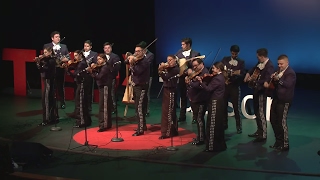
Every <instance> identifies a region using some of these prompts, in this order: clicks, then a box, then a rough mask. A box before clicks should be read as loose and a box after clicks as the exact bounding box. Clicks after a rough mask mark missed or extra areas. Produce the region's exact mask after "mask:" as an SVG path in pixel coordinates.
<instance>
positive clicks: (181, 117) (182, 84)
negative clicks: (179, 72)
mask: <svg viewBox="0 0 320 180" xmlns="http://www.w3.org/2000/svg"><path fill="white" fill-rule="evenodd" d="M184 78H185V76H182V77H179V84H178V89H179V93H180V99H181V105H180V115H179V120H182V121H185V120H186V111H187V105H188V98H187V85H186V82H185V80H184ZM194 119H195V118H194Z"/></svg>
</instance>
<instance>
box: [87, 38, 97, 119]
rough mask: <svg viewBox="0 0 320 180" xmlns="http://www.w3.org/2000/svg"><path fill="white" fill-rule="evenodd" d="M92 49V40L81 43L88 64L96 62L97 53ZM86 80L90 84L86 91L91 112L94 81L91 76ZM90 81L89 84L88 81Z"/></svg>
mask: <svg viewBox="0 0 320 180" xmlns="http://www.w3.org/2000/svg"><path fill="white" fill-rule="evenodd" d="M91 49H92V42H91V41H90V40H86V41H85V42H84V44H83V55H84V57H85V59H86V61H87V64H88V65H89V66H90V65H91V64H92V63H97V56H98V53H97V52H94V51H92V50H91ZM87 81H88V86H90V90H89V92H88V98H89V104H88V108H89V113H90V114H91V111H92V101H93V89H94V81H93V78H92V77H91V80H89V79H88V80H87ZM89 81H91V84H90V82H89Z"/></svg>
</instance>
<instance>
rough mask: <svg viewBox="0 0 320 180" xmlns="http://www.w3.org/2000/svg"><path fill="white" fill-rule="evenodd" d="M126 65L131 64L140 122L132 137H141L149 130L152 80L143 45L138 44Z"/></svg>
mask: <svg viewBox="0 0 320 180" xmlns="http://www.w3.org/2000/svg"><path fill="white" fill-rule="evenodd" d="M125 63H126V64H130V74H131V77H132V86H133V97H134V105H135V109H136V119H137V121H138V129H137V131H136V132H135V133H134V134H132V136H140V135H143V134H144V131H146V130H147V125H146V112H147V103H148V97H147V94H148V88H149V78H150V68H149V65H150V63H149V61H148V59H147V58H146V56H145V53H144V48H143V47H142V46H141V44H137V45H136V48H135V53H134V55H130V56H128V58H127V59H126V60H125Z"/></svg>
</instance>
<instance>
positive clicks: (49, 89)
mask: <svg viewBox="0 0 320 180" xmlns="http://www.w3.org/2000/svg"><path fill="white" fill-rule="evenodd" d="M35 60H36V62H37V66H38V69H39V70H40V72H41V73H43V75H44V76H43V77H44V91H43V92H42V112H43V121H42V123H41V124H39V126H46V125H48V124H53V123H57V122H59V117H58V109H57V105H56V98H55V92H54V91H55V87H54V84H55V82H54V79H55V74H56V57H55V56H54V53H53V50H52V47H49V46H48V47H46V48H44V49H43V55H40V56H39V57H38V58H36V59H35Z"/></svg>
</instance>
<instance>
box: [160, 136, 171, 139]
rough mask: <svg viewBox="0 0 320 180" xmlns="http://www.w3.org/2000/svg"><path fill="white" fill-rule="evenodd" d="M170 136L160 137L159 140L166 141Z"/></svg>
mask: <svg viewBox="0 0 320 180" xmlns="http://www.w3.org/2000/svg"><path fill="white" fill-rule="evenodd" d="M168 138H170V136H160V137H159V139H168Z"/></svg>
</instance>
